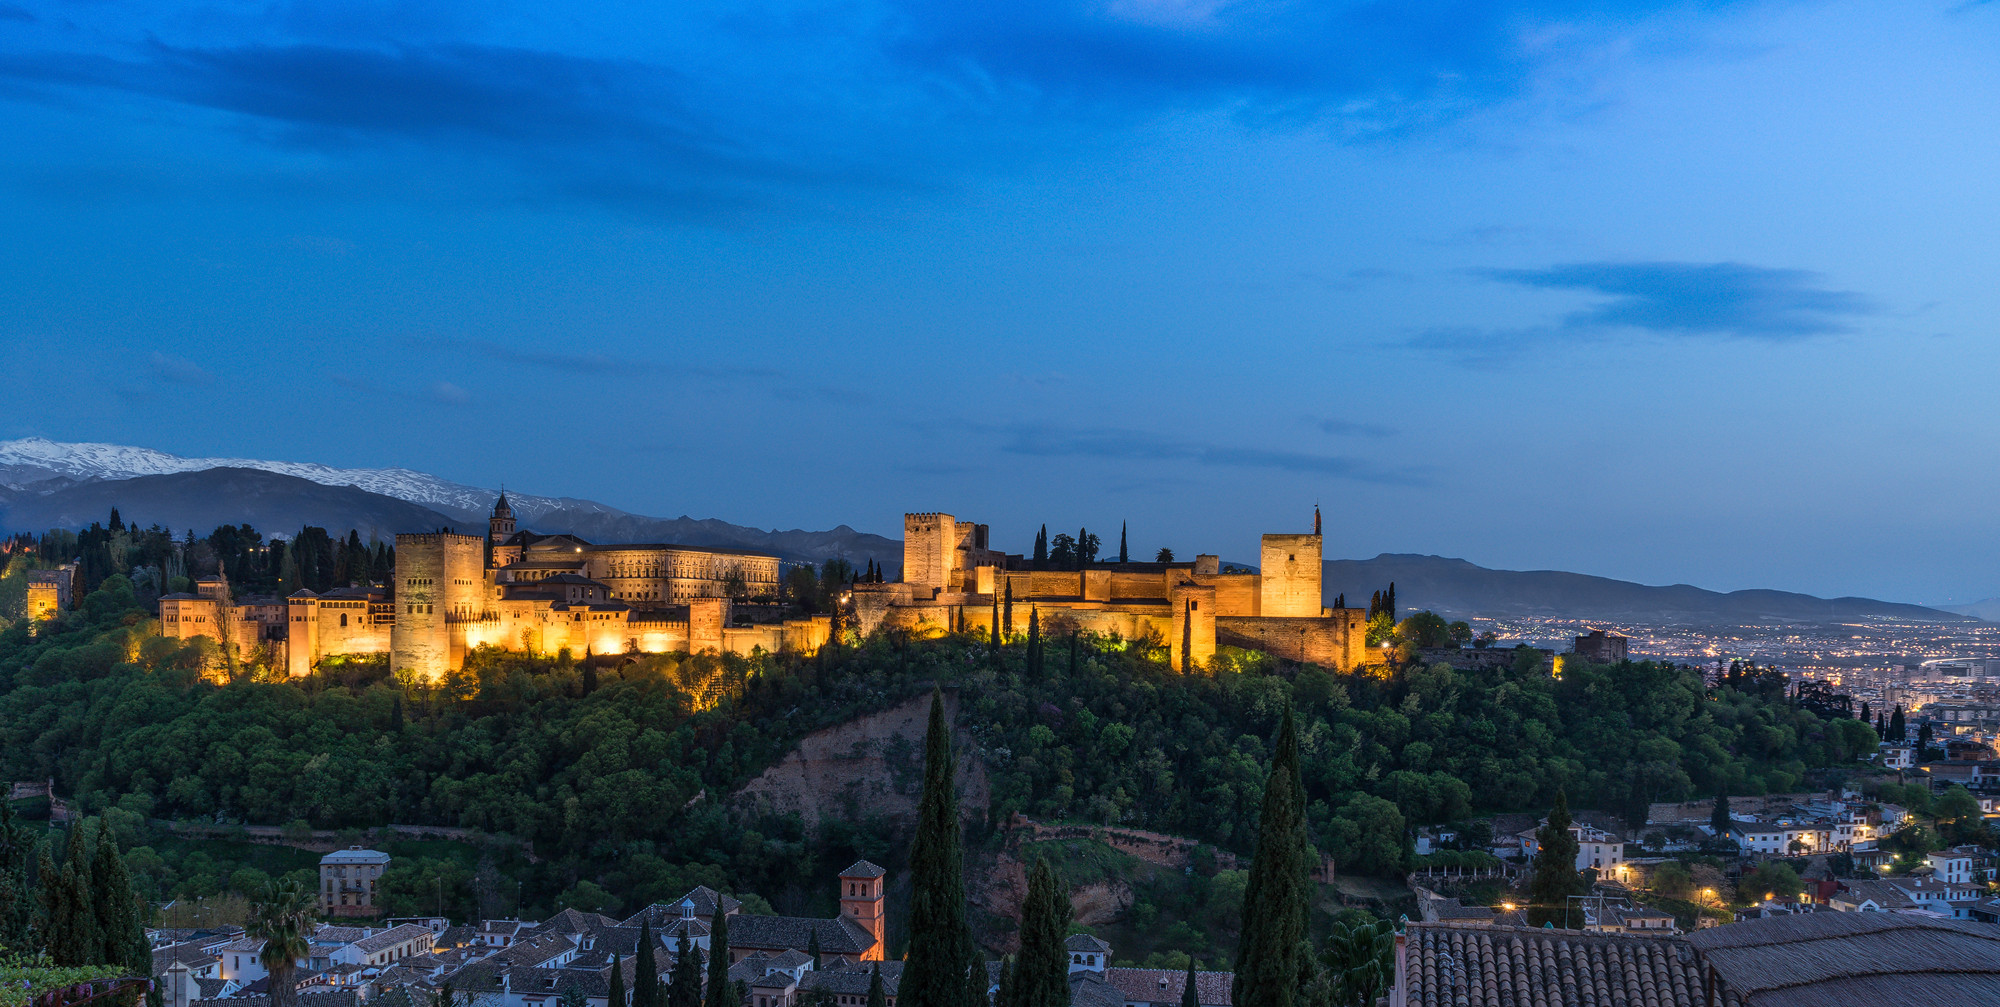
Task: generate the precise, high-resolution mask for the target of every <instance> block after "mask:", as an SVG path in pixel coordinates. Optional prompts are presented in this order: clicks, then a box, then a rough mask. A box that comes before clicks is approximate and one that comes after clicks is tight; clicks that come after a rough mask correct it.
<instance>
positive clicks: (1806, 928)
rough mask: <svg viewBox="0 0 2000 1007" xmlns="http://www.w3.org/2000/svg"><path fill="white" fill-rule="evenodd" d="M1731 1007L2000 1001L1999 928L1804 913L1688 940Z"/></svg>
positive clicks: (1955, 1005) (1952, 1006)
mask: <svg viewBox="0 0 2000 1007" xmlns="http://www.w3.org/2000/svg"><path fill="white" fill-rule="evenodd" d="M1687 940H1688V942H1689V943H1690V945H1692V946H1693V947H1694V949H1695V950H1696V951H1697V952H1699V954H1700V955H1701V960H1702V963H1703V964H1704V965H1706V966H1708V967H1710V968H1712V969H1714V971H1715V975H1716V978H1717V979H1718V980H1719V981H1720V983H1721V991H1722V996H1721V997H1719V998H1718V1001H1717V1002H1718V1004H1726V1005H1728V1007H1739V1005H1740V1007H1808V1005H1813V1004H1843V1003H1848V1004H1851V1003H1922V1004H1926V1005H1927V1007H1961V1005H1965V1007H1970V1005H1972V1004H1993V1003H2000V927H1996V926H1994V925H1992V924H1989V923H1974V922H1972V921H1970V920H1948V919H1938V918H1934V917H1929V916H1917V915H1905V914H1902V913H1802V914H1798V915H1786V916H1773V917H1769V918H1766V919H1761V920H1749V921H1746V922H1742V923H1735V924H1731V925H1728V926H1721V927H1711V928H1709V929H1707V930H1699V931H1696V932H1695V933H1694V934H1692V935H1690V936H1689V937H1688V938H1687Z"/></svg>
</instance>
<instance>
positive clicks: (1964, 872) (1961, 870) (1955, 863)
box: [1924, 846, 1977, 885]
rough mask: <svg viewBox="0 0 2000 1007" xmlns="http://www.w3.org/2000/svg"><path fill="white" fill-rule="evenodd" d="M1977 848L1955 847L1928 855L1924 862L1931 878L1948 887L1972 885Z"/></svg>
mask: <svg viewBox="0 0 2000 1007" xmlns="http://www.w3.org/2000/svg"><path fill="white" fill-rule="evenodd" d="M1976 850H1977V847H1972V846H1955V847H1953V848H1951V849H1949V850H1939V851H1937V852H1936V853H1932V854H1929V855H1927V856H1925V857H1924V860H1925V861H1926V862H1927V863H1929V864H1930V865H1931V872H1932V873H1931V876H1932V877H1933V878H1936V879H1937V880H1939V881H1941V882H1944V883H1945V884H1948V885H1970V884H1972V865H1973V863H1974V861H1975V860H1976V859H1977V856H1976V852H1975V851H1976Z"/></svg>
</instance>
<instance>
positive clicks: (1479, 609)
mask: <svg viewBox="0 0 2000 1007" xmlns="http://www.w3.org/2000/svg"><path fill="white" fill-rule="evenodd" d="M1391 581H1393V582H1395V585H1396V603H1397V605H1396V607H1397V608H1398V609H1400V610H1401V611H1403V612H1414V611H1417V610H1418V609H1430V610H1432V611H1434V612H1437V613H1439V614H1443V615H1450V616H1454V617H1459V618H1466V617H1485V618H1510V617H1512V618H1521V617H1530V618H1532V617H1547V618H1564V619H1604V620H1615V621H1625V622H1644V623H1652V624H1663V623H1664V624H1671V623H1697V624H1715V623H1721V624H1740V623H1754V622H1838V621H1841V620H1844V619H1867V618H1878V619H1908V620H1912V621H1921V622H1965V621H1969V620H1968V619H1967V618H1966V617H1965V616H1962V615H1958V614H1955V613H1950V612H1942V611H1939V610H1937V609H1934V608H1925V607H1923V606H1921V605H1904V604H1900V603H1897V602H1888V601H1876V600H1874V599H1872V598H1815V597H1813V596H1812V595H1807V594H1794V593H1792V592H1789V591H1758V590H1752V591H1730V592H1727V593H1724V592H1720V591H1707V590H1703V589H1702V588H1698V587H1692V586H1689V585H1687V584H1675V585H1672V586H1669V587H1652V586H1648V585H1645V584H1635V583H1632V582H1631V581H1624V580H1612V579H1611V578H1609V577H1592V576H1590V575H1588V574H1580V573H1563V572H1561V571H1556V570H1489V569H1487V568H1485V567H1482V566H1476V565H1474V564H1472V563H1468V562H1466V561H1465V560H1462V559H1448V558H1446V557H1443V556H1420V555H1415V554H1411V553H1383V554H1382V555H1380V556H1377V557H1375V558H1374V559H1360V560H1356V559H1347V560H1328V561H1327V563H1326V576H1325V581H1324V586H1325V593H1326V597H1327V599H1328V601H1329V602H1330V601H1331V600H1332V599H1333V598H1334V597H1335V596H1336V595H1339V594H1342V593H1345V594H1346V595H1347V603H1348V604H1349V605H1351V606H1357V607H1358V606H1361V605H1364V604H1366V602H1367V600H1368V596H1369V594H1370V593H1371V592H1373V591H1377V590H1380V589H1382V588H1384V587H1387V586H1388V585H1389V583H1390V582H1391Z"/></svg>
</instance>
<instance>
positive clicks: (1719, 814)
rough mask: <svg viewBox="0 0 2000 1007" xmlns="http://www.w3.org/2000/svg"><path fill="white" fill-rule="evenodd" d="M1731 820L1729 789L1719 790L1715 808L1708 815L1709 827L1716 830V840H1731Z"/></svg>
mask: <svg viewBox="0 0 2000 1007" xmlns="http://www.w3.org/2000/svg"><path fill="white" fill-rule="evenodd" d="M1731 821H1732V819H1731V818H1730V817H1729V791H1727V790H1718V791H1716V792H1715V810H1714V811H1711V812H1709V815H1708V827H1709V828H1711V829H1713V830H1715V841H1716V842H1718V843H1722V842H1728V841H1729V823H1730V822H1731Z"/></svg>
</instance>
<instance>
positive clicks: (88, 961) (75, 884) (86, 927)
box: [40, 823, 151, 972]
mask: <svg viewBox="0 0 2000 1007" xmlns="http://www.w3.org/2000/svg"><path fill="white" fill-rule="evenodd" d="M40 873H41V887H42V913H43V915H42V922H43V930H42V935H41V937H42V943H43V945H44V946H45V947H46V948H47V949H48V953H49V959H50V960H51V961H53V962H55V963H56V964H57V965H100V964H103V963H102V962H101V961H99V960H98V956H99V954H100V953H101V952H102V949H103V947H104V939H103V937H101V936H100V935H99V933H98V928H97V913H96V911H95V910H94V909H92V908H91V905H90V853H89V851H88V850H87V849H85V847H84V842H83V828H82V825H81V823H72V824H71V825H70V827H69V841H68V842H67V843H65V844H64V847H63V863H62V867H61V868H57V867H55V866H54V865H53V864H52V863H51V862H50V861H49V859H48V858H47V856H46V855H45V856H44V857H43V858H42V862H41V872H40ZM148 971H149V972H150V971H151V970H150V969H148Z"/></svg>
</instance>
